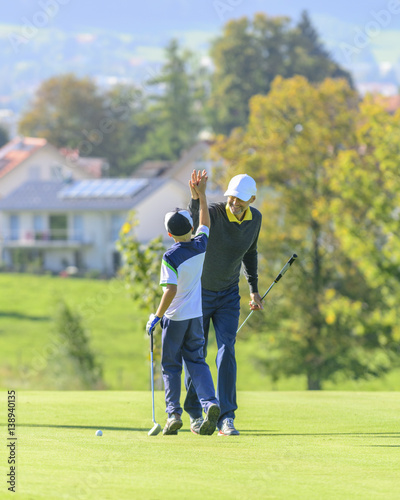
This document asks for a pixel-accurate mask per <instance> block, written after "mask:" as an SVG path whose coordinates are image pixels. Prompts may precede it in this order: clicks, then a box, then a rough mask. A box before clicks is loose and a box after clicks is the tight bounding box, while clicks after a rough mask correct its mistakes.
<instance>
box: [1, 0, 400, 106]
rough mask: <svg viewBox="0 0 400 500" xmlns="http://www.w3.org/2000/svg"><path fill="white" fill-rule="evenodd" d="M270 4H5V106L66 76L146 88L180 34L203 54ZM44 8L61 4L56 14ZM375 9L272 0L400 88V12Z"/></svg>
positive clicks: (343, 56)
mask: <svg viewBox="0 0 400 500" xmlns="http://www.w3.org/2000/svg"><path fill="white" fill-rule="evenodd" d="M266 3H267V2H266V1H265V0H243V1H242V2H241V1H240V0H235V2H233V1H232V0H219V1H217V0H204V1H203V2H193V1H190V0H158V1H156V0H148V1H147V2H142V1H134V2H126V1H125V0H113V2H108V3H104V2H103V3H101V8H100V7H99V3H98V2H97V1H96V2H95V1H94V0H83V1H82V2H80V3H79V4H77V3H76V2H72V1H68V0H62V2H61V0H54V1H52V2H46V1H43V2H39V3H38V2H36V1H33V0H14V1H13V2H12V3H11V2H10V3H8V4H7V7H6V8H5V9H4V10H5V12H3V13H2V23H3V24H2V25H0V67H1V70H2V74H3V75H7V77H6V78H2V79H0V108H10V109H13V110H14V111H16V112H17V113H18V112H20V111H21V110H22V109H23V108H24V106H26V104H27V103H28V101H29V99H30V97H31V96H32V94H33V92H34V90H35V89H36V88H37V86H38V85H39V84H40V83H41V82H42V81H43V80H44V79H46V78H49V77H50V76H52V75H56V74H60V73H63V72H74V73H76V74H78V75H80V76H83V75H90V76H93V77H95V78H96V79H97V81H98V82H99V83H100V84H104V85H108V84H112V83H113V82H116V81H126V82H134V83H139V84H140V83H141V82H143V80H145V79H146V78H148V77H149V76H151V75H154V73H156V72H157V70H158V68H159V67H160V65H161V64H162V62H163V57H164V51H163V49H164V47H165V46H166V44H167V42H168V41H169V40H170V39H171V38H172V37H177V38H179V39H180V40H181V43H182V45H184V46H186V47H188V48H190V49H191V50H193V51H195V52H196V53H198V54H199V57H201V56H204V55H206V54H207V50H208V46H209V43H210V40H212V38H214V37H215V36H217V35H218V34H219V33H220V32H221V28H222V26H223V24H224V23H225V22H226V21H227V20H228V19H229V18H230V17H234V18H237V17H240V16H242V15H247V16H248V17H252V16H253V15H254V13H255V12H257V11H260V10H263V9H265V4H266ZM268 3H269V2H268ZM231 4H232V5H236V6H235V7H232V6H231ZM44 5H53V7H52V8H53V10H46V9H45V8H44V7H43V6H44ZM361 5H362V7H361ZM376 5H377V1H376V0H375V1H370V0H367V1H364V2H362V3H361V2H360V1H358V2H353V3H352V2H346V3H345V2H344V1H343V0H337V1H336V2H332V3H331V2H320V1H319V0H318V1H317V0H304V1H300V0H291V1H290V0H288V1H287V2H285V3H284V4H280V5H279V6H277V4H276V3H275V4H272V3H270V4H269V5H268V12H267V13H268V14H270V15H274V16H276V15H287V16H289V17H291V18H292V19H293V21H294V22H297V20H298V19H299V16H300V13H301V11H302V10H303V9H307V10H308V11H309V13H310V16H311V18H312V20H313V22H314V25H315V26H316V28H317V30H318V32H319V33H320V36H321V39H322V41H323V42H324V43H325V45H326V47H327V48H328V49H329V50H330V52H331V54H332V55H333V57H334V58H335V59H336V60H337V61H338V62H339V63H340V64H342V65H343V66H344V67H346V69H349V70H350V71H351V73H352V74H353V76H354V79H355V81H356V83H357V84H359V85H361V84H368V83H377V84H380V85H386V86H387V88H389V87H390V86H391V88H392V89H393V88H394V89H396V88H397V87H398V86H399V85H400V62H399V54H398V50H397V47H399V46H400V14H397V15H395V14H391V13H390V12H389V13H388V11H387V12H386V17H385V12H383V11H384V10H385V9H386V10H387V8H388V6H386V7H385V5H384V4H382V5H381V6H380V7H376ZM47 9H50V7H47ZM371 23H375V24H371ZM374 27H375V32H374V31H373V29H374ZM371 30H372V31H371ZM374 33H375V34H374Z"/></svg>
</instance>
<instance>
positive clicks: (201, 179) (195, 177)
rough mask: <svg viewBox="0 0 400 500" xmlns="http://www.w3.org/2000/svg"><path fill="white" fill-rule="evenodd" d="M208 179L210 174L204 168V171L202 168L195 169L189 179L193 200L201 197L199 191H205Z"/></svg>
mask: <svg viewBox="0 0 400 500" xmlns="http://www.w3.org/2000/svg"><path fill="white" fill-rule="evenodd" d="M207 180H208V176H207V172H206V171H205V170H203V172H200V170H198V171H197V172H196V170H193V172H192V175H191V176H190V180H189V188H190V195H191V197H192V199H193V200H197V199H198V198H199V193H205V190H206V188H205V185H206V184H207ZM199 185H200V191H199Z"/></svg>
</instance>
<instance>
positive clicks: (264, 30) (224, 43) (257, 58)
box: [208, 13, 350, 135]
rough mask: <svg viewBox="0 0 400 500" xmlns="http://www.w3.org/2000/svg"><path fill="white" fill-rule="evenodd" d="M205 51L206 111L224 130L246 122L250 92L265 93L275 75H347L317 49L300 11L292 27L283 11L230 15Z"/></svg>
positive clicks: (220, 130) (314, 77)
mask: <svg viewBox="0 0 400 500" xmlns="http://www.w3.org/2000/svg"><path fill="white" fill-rule="evenodd" d="M210 54H211V58H212V60H213V63H214V67H215V70H214V73H213V76H212V85H211V95H210V99H209V103H208V115H209V120H210V123H211V125H212V127H213V128H214V131H215V132H216V133H222V134H225V135H227V134H229V133H230V132H231V131H232V130H233V129H234V128H235V127H244V126H245V125H246V123H247V119H248V116H249V100H250V98H251V97H252V96H254V95H257V94H267V93H268V92H269V90H270V86H271V83H272V81H273V80H274V78H275V77H276V76H277V75H281V76H283V77H284V78H287V77H291V76H293V75H295V74H300V75H303V76H305V77H306V78H307V79H309V80H310V81H322V80H323V79H324V78H326V77H337V76H342V77H345V78H347V79H349V80H350V76H349V74H348V73H346V72H345V71H344V70H342V69H341V68H340V67H339V66H338V65H337V64H336V63H335V62H334V61H332V59H331V58H330V56H329V54H328V53H327V52H326V51H325V50H324V49H323V47H322V44H321V43H320V41H319V39H318V36H317V33H316V31H315V29H314V28H313V26H312V25H311V22H310V19H309V17H308V16H307V14H306V13H304V14H303V16H302V18H301V20H300V22H299V24H298V25H297V26H295V27H292V26H291V20H290V19H289V18H287V17H268V16H266V15H265V14H262V13H259V14H256V15H255V16H254V19H253V20H250V19H248V18H241V19H238V20H231V21H229V22H228V23H227V24H226V25H225V26H224V30H223V34H222V35H221V36H220V37H218V38H217V39H216V40H215V41H214V43H213V44H212V45H211V51H210Z"/></svg>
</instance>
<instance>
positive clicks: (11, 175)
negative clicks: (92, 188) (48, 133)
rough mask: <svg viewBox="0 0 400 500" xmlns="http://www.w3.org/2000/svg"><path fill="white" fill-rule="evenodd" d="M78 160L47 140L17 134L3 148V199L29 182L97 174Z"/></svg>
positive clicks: (0, 168) (0, 189) (0, 192)
mask: <svg viewBox="0 0 400 500" xmlns="http://www.w3.org/2000/svg"><path fill="white" fill-rule="evenodd" d="M78 160H80V159H79V158H75V157H71V158H68V157H67V155H65V154H63V153H62V152H61V151H59V150H58V149H57V148H56V147H54V146H52V145H51V144H50V143H49V142H47V140H46V139H41V138H36V137H16V138H15V139H13V140H12V141H10V142H8V143H7V144H6V145H4V146H3V147H2V148H0V199H1V198H3V197H4V196H6V195H7V194H9V193H11V192H12V191H13V190H14V189H16V188H17V187H18V186H20V185H21V184H23V183H24V182H26V181H49V180H61V179H63V178H68V177H73V178H74V179H90V178H93V177H97V175H95V174H93V173H92V172H91V171H90V168H85V166H86V165H81V164H80V163H79V161H78Z"/></svg>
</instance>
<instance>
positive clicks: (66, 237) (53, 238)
mask: <svg viewBox="0 0 400 500" xmlns="http://www.w3.org/2000/svg"><path fill="white" fill-rule="evenodd" d="M0 245H1V246H2V247H3V248H36V249H40V248H64V249H65V248H82V247H86V246H92V245H93V238H92V237H90V236H89V235H87V234H82V233H81V232H80V233H76V232H75V233H74V232H73V231H68V230H64V229H53V230H49V231H36V232H35V231H9V232H2V233H1V235H0Z"/></svg>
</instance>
